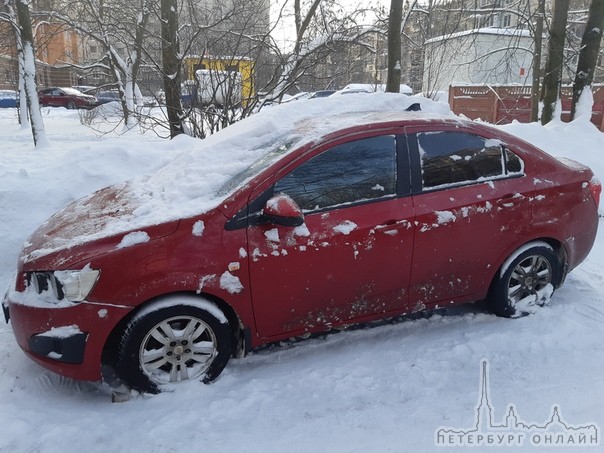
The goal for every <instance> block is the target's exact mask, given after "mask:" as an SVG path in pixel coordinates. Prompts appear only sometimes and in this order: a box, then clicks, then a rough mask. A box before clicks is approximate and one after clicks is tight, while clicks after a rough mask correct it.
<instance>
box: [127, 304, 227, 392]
mask: <svg viewBox="0 0 604 453" xmlns="http://www.w3.org/2000/svg"><path fill="white" fill-rule="evenodd" d="M179 302H180V301H179ZM182 302H183V303H182V304H179V305H166V304H165V303H160V304H158V305H151V306H149V307H146V308H145V309H143V311H142V312H141V314H139V315H137V316H135V318H134V319H133V320H132V321H130V323H129V324H128V326H127V328H126V330H125V331H124V334H123V335H122V339H121V342H120V351H119V358H118V364H117V371H118V374H119V376H120V377H121V378H122V379H123V380H124V381H125V382H127V383H128V384H129V386H130V387H132V388H133V389H135V390H138V391H142V392H150V393H158V392H160V391H161V389H162V388H163V387H165V386H168V385H171V384H177V383H180V382H185V381H190V380H193V379H200V380H203V381H204V382H209V381H211V380H213V379H215V378H216V377H217V376H218V375H219V374H220V372H221V371H222V370H223V369H224V367H225V365H226V364H227V362H228V360H229V358H230V355H231V351H232V343H231V332H230V327H229V324H228V321H227V319H226V318H225V317H224V315H223V314H222V312H220V311H219V309H218V308H217V307H216V306H215V305H214V304H212V303H211V302H209V301H206V300H203V299H202V300H201V301H199V302H198V303H196V302H195V301H194V300H190V299H189V298H185V299H184V300H183V301H182ZM162 305H163V306H162Z"/></svg>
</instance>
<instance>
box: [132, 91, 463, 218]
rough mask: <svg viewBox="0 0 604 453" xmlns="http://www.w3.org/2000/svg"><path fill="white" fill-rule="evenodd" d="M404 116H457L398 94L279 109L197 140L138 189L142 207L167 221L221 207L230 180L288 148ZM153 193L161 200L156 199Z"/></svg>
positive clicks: (443, 107)
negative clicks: (222, 190) (413, 108)
mask: <svg viewBox="0 0 604 453" xmlns="http://www.w3.org/2000/svg"><path fill="white" fill-rule="evenodd" d="M417 102H419V103H420V104H421V106H422V112H414V113H412V114H411V113H407V112H405V110H406V108H407V107H409V106H410V105H411V104H413V103H417ZM402 113H404V114H405V115H413V116H414V117H426V118H427V117H431V118H434V115H439V116H442V115H450V116H453V114H452V113H451V111H450V110H449V106H448V105H447V104H441V103H436V102H432V101H430V100H429V99H424V98H413V97H409V96H402V95H400V94H392V93H390V94H386V93H374V94H362V95H350V96H346V97H345V98H344V97H339V98H332V97H328V98H321V99H309V100H301V101H298V102H294V103H289V104H285V105H277V106H274V107H269V108H267V109H264V110H262V111H261V112H259V113H257V114H255V115H252V116H250V117H248V118H246V119H244V120H242V121H240V122H238V123H236V124H234V125H232V126H229V127H228V128H226V129H224V130H222V131H220V132H218V133H217V134H214V135H212V136H210V137H208V138H206V139H205V140H202V141H195V142H194V146H193V147H192V148H191V149H190V150H188V151H187V152H185V153H183V154H182V155H181V156H179V157H178V158H177V159H176V160H175V161H174V162H172V163H170V164H168V165H167V166H166V167H164V168H162V169H160V170H159V171H158V172H157V173H156V174H154V175H152V176H151V177H149V179H147V180H146V181H144V182H139V183H138V185H137V187H136V188H134V187H133V190H135V191H136V193H138V195H139V201H140V202H141V203H142V204H153V209H152V211H155V212H157V209H160V208H161V211H163V212H164V213H165V215H166V216H167V218H163V219H162V221H165V220H171V219H175V218H182V217H187V216H190V215H195V214H198V213H200V212H203V211H206V210H208V209H211V208H213V207H215V206H217V204H218V203H219V202H220V201H221V200H220V199H223V198H224V197H219V198H220V199H217V196H216V194H217V192H218V190H219V189H220V188H221V187H222V186H223V185H224V184H225V183H226V182H227V181H228V180H229V179H230V178H232V177H233V176H235V175H237V174H238V173H240V172H242V171H243V170H245V169H246V168H248V167H249V166H250V165H252V164H253V163H254V162H256V161H258V160H260V159H262V158H263V157H264V156H265V155H266V154H267V153H270V152H271V151H273V150H274V149H276V148H278V147H280V146H282V145H284V144H286V143H288V144H291V146H289V148H290V149H292V150H293V149H295V148H296V147H298V146H300V145H303V144H308V143H313V142H318V141H320V140H321V138H322V137H325V136H326V135H329V134H330V133H333V132H336V131H338V130H341V129H346V128H348V127H354V126H357V125H359V124H364V123H367V122H386V121H394V120H395V119H397V118H398V119H401V114H402ZM188 143H190V142H188ZM150 193H153V194H154V195H160V196H159V197H158V196H154V197H153V200H151V198H150V197H149V196H148V194H150ZM156 203H161V204H162V205H163V206H158V205H156ZM149 208H151V206H149ZM175 209H177V210H178V212H176V211H174V210H175ZM145 211H146V209H145ZM157 220H159V219H154V222H153V223H157Z"/></svg>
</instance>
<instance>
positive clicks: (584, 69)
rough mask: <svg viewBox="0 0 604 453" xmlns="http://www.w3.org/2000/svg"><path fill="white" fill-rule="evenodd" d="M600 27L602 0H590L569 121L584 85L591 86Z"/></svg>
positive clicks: (603, 20)
mask: <svg viewBox="0 0 604 453" xmlns="http://www.w3.org/2000/svg"><path fill="white" fill-rule="evenodd" d="M602 28H604V0H592V2H591V5H590V7H589V17H588V19H587V25H586V26H585V32H584V33H583V38H582V39H581V51H580V52H579V62H578V63H577V72H576V75H575V81H574V83H573V104H572V107H571V110H570V119H571V121H572V120H574V119H575V114H576V111H577V103H578V102H579V98H580V97H581V94H582V93H583V90H584V89H585V87H586V86H591V84H592V83H593V80H594V72H595V70H596V65H597V64H598V53H599V52H600V42H601V41H602Z"/></svg>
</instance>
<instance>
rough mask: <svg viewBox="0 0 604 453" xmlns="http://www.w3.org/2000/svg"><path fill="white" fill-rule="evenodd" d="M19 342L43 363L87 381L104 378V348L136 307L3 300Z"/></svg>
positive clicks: (44, 365) (51, 368)
mask: <svg viewBox="0 0 604 453" xmlns="http://www.w3.org/2000/svg"><path fill="white" fill-rule="evenodd" d="M2 305H3V311H5V316H7V317H8V319H10V323H11V325H12V328H13V333H14V335H15V338H16V340H17V344H18V345H19V347H20V348H21V349H23V351H24V352H25V353H26V354H27V355H28V356H29V357H30V358H31V359H33V360H34V361H35V362H37V363H38V364H39V365H41V366H43V367H44V368H47V369H49V370H51V371H53V372H55V373H57V374H60V375H63V376H67V377H70V378H73V379H78V380H85V381H99V380H101V379H102V374H101V365H102V364H101V360H102V355H103V348H104V347H105V344H106V342H107V340H108V338H109V336H110V334H111V332H112V330H113V329H114V328H115V326H116V325H117V323H118V322H119V321H120V320H121V319H123V317H124V316H126V315H127V314H128V313H129V312H130V311H131V310H132V307H125V306H114V305H107V304H98V303H90V302H81V303H78V304H73V305H72V306H69V307H65V308H56V307H52V306H49V307H48V308H46V307H39V306H29V305H22V304H20V303H17V302H15V301H14V300H11V298H10V295H9V296H7V297H6V298H5V300H4V302H3V304H2Z"/></svg>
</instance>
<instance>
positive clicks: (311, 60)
mask: <svg viewBox="0 0 604 453" xmlns="http://www.w3.org/2000/svg"><path fill="white" fill-rule="evenodd" d="M293 7H294V23H295V27H296V37H295V42H294V45H293V49H292V50H291V51H290V52H287V53H284V52H283V51H282V50H281V49H280V48H279V47H278V46H277V45H276V44H275V43H274V42H273V43H272V45H271V48H272V51H273V52H274V54H275V55H276V56H277V59H278V65H277V71H276V74H275V77H273V79H272V80H271V81H270V82H269V83H268V84H267V87H266V91H265V93H266V94H265V96H264V97H263V98H262V99H261V100H260V105H262V104H264V103H265V102H271V101H274V100H279V99H281V98H282V97H283V95H284V94H285V93H286V92H287V90H289V89H290V88H292V87H293V86H295V84H296V83H297V81H298V80H299V79H300V78H301V77H302V76H304V75H305V74H307V73H308V72H309V70H310V69H311V68H313V67H315V66H316V65H317V63H318V61H321V60H323V61H324V60H325V59H327V58H328V57H329V56H330V55H332V54H333V53H334V52H335V49H336V48H337V45H338V44H348V45H360V46H365V47H367V48H371V47H372V46H371V44H370V43H368V42H367V39H366V38H367V37H368V36H369V35H371V34H373V33H375V32H376V31H381V30H379V29H378V28H376V27H375V26H360V25H359V22H360V18H361V17H362V16H363V14H364V13H365V12H366V11H367V9H363V8H360V7H359V8H358V9H357V10H356V11H353V12H346V10H345V8H343V7H342V6H341V5H339V4H338V3H337V2H335V1H330V2H326V1H324V0H311V1H310V2H308V3H304V2H303V1H302V0H293ZM282 16H283V10H282V12H281V15H280V17H279V18H278V20H281V18H282Z"/></svg>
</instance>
